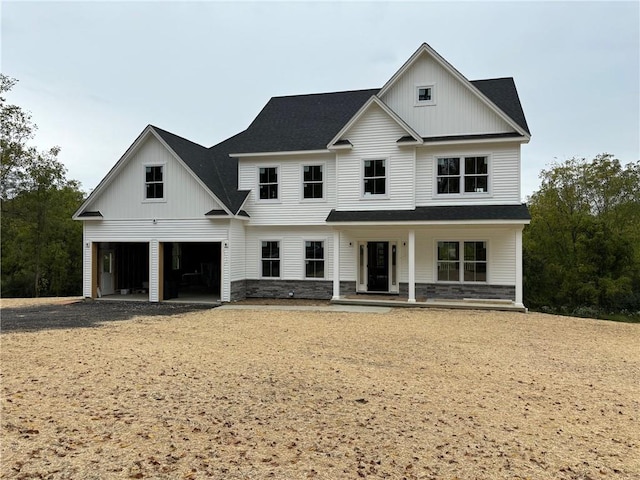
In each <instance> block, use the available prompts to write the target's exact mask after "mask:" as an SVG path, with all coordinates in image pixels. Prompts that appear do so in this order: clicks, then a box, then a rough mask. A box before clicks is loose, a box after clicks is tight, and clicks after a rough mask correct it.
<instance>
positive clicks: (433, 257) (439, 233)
mask: <svg viewBox="0 0 640 480" xmlns="http://www.w3.org/2000/svg"><path fill="white" fill-rule="evenodd" d="M519 228H520V227H518V229H519ZM518 229H514V228H509V227H493V228H481V227H468V226H465V227H463V226H461V227H457V228H431V229H418V230H416V282H417V283H435V282H436V263H437V254H436V248H437V242H438V241H465V240H467V241H486V242H487V249H488V250H487V276H488V281H487V283H489V284H492V285H514V284H515V281H516V278H515V276H516V268H515V262H516V231H517V230H518Z"/></svg>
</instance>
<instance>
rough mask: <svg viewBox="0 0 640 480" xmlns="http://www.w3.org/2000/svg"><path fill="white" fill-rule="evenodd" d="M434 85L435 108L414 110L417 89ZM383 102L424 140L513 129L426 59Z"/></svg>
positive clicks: (385, 95) (438, 66) (420, 59)
mask: <svg viewBox="0 0 640 480" xmlns="http://www.w3.org/2000/svg"><path fill="white" fill-rule="evenodd" d="M420 85H437V91H436V90H434V93H435V95H436V96H437V97H435V100H436V105H431V106H429V107H428V108H422V107H420V106H416V86H420ZM382 100H383V101H384V102H385V103H386V104H387V105H388V106H389V107H390V108H391V109H392V110H393V111H394V112H396V113H397V114H398V115H399V116H400V118H402V119H403V120H404V121H405V122H407V124H408V125H410V126H411V127H412V128H413V129H414V130H415V131H416V132H417V133H418V134H419V135H421V136H423V137H430V136H441V135H468V134H481V133H504V132H512V131H513V128H512V127H511V126H510V125H509V124H507V122H506V121H504V120H503V119H502V118H500V117H499V116H498V114H496V113H495V112H494V111H492V110H491V109H490V108H489V107H488V106H487V105H486V104H485V103H483V102H482V101H481V100H480V99H479V98H478V97H477V96H476V95H475V94H474V93H473V92H471V91H470V90H469V89H468V88H467V87H466V86H465V85H463V84H462V83H461V82H460V81H459V80H458V79H456V78H455V77H453V76H452V75H451V74H450V73H449V72H447V71H446V70H445V69H444V68H443V67H441V66H440V65H439V64H438V63H437V62H436V61H435V60H433V59H432V58H431V57H430V56H429V55H427V54H426V53H423V54H422V56H421V57H420V58H419V59H418V60H416V62H415V63H414V64H413V65H412V66H411V68H409V70H407V71H406V72H405V73H404V75H403V76H402V77H401V78H399V79H398V81H397V82H396V83H395V85H393V87H392V88H391V89H390V90H389V91H388V92H386V93H385V94H384V95H383V96H382Z"/></svg>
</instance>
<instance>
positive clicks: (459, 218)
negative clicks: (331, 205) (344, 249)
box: [326, 204, 531, 226]
mask: <svg viewBox="0 0 640 480" xmlns="http://www.w3.org/2000/svg"><path fill="white" fill-rule="evenodd" d="M530 221H531V215H530V214H529V209H528V208H527V206H526V205H525V204H516V205H455V206H432V207H416V208H415V209H413V210H348V211H338V210H331V212H330V213H329V216H328V217H327V219H326V222H327V223H330V224H334V225H339V224H342V225H349V226H359V225H362V226H370V225H526V224H528V223H529V222H530Z"/></svg>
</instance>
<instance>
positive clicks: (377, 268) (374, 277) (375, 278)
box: [367, 242, 389, 292]
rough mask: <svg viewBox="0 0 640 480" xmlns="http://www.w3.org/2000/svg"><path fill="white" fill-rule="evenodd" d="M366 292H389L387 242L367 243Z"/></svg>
mask: <svg viewBox="0 0 640 480" xmlns="http://www.w3.org/2000/svg"><path fill="white" fill-rule="evenodd" d="M367 257H368V258H367V263H368V268H367V291H368V292H388V291H389V242H367Z"/></svg>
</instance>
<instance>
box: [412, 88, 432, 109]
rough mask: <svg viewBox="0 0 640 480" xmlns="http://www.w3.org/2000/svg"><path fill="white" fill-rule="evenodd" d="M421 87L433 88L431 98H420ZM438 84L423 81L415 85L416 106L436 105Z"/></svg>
mask: <svg viewBox="0 0 640 480" xmlns="http://www.w3.org/2000/svg"><path fill="white" fill-rule="evenodd" d="M421 88H430V89H431V100H418V98H420V97H419V95H420V89H421ZM436 104H437V103H436V84H435V82H434V83H423V84H419V85H416V86H415V90H414V106H415V107H429V106H432V105H436Z"/></svg>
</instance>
